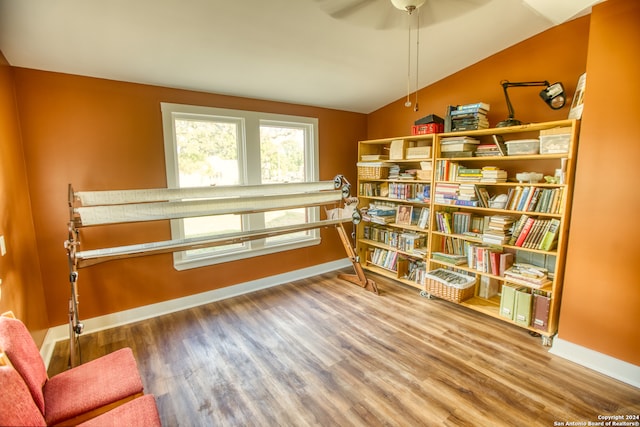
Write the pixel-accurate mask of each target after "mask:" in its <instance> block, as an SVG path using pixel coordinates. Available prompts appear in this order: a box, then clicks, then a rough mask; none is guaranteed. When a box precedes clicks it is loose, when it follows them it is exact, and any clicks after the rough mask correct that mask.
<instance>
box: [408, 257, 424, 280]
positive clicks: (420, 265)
mask: <svg viewBox="0 0 640 427" xmlns="http://www.w3.org/2000/svg"><path fill="white" fill-rule="evenodd" d="M426 274H427V263H426V262H425V261H420V260H413V259H410V260H408V262H407V272H406V274H405V275H404V276H403V279H405V280H409V281H411V282H415V283H417V284H419V285H424V284H425V281H426Z"/></svg>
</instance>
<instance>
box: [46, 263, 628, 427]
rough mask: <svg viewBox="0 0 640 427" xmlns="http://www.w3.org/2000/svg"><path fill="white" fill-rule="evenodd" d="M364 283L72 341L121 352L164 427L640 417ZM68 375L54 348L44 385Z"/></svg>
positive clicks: (482, 319) (582, 371) (86, 356)
mask: <svg viewBox="0 0 640 427" xmlns="http://www.w3.org/2000/svg"><path fill="white" fill-rule="evenodd" d="M349 272H350V271H349ZM368 276H369V277H370V278H372V279H374V280H376V282H377V284H378V287H379V289H380V295H379V296H376V295H375V294H373V293H370V292H366V291H364V290H363V289H361V288H359V287H357V286H355V285H353V284H349V283H347V282H344V281H342V280H340V279H338V278H337V274H336V273H329V274H324V275H321V276H316V277H313V278H309V279H305V280H299V281H296V282H293V283H287V284H284V285H280V286H277V287H273V288H270V289H266V290H262V291H258V292H254V293H251V294H248V295H244V296H239V297H235V298H231V299H227V300H223V301H219V302H215V303H210V304H207V305H204V306H200V307H196V308H193V309H190V310H186V311H181V312H177V313H173V314H169V315H164V316H161V317H157V318H153V319H150V320H145V321H141V322H137V323H134V324H129V325H125V326H122V327H118V328H114V329H110V330H106V331H102V332H97V333H93V334H83V335H81V337H80V346H81V351H82V357H83V360H84V361H87V360H90V359H94V358H96V357H98V356H100V355H103V354H105V353H108V352H111V351H114V350H116V349H118V348H121V347H125V346H128V347H131V348H132V349H133V352H134V354H135V356H136V359H137V361H138V366H139V369H140V372H141V374H142V378H143V382H144V385H145V392H146V393H148V394H154V395H155V396H156V401H157V403H158V410H159V412H160V417H161V419H162V422H163V425H164V426H296V427H298V426H554V425H561V424H560V423H567V422H580V423H584V425H587V423H588V422H589V421H591V422H598V421H600V420H599V418H598V416H599V415H623V416H624V415H632V414H639V413H640V389H637V388H634V387H632V386H630V385H627V384H624V383H622V382H619V381H616V380H613V379H611V378H609V377H606V376H604V375H602V374H599V373H597V372H593V371H591V370H589V369H586V368H584V367H581V366H578V365H575V364H573V363H571V362H569V361H566V360H564V359H561V358H558V357H556V356H554V355H551V354H549V353H548V348H547V347H543V346H542V344H541V339H540V338H535V337H532V336H530V335H529V333H528V332H527V331H525V330H523V329H520V328H517V327H514V326H511V325H507V324H505V323H503V322H500V321H498V320H496V319H492V318H490V317H487V316H484V315H482V314H479V313H475V312H472V311H470V310H468V309H465V308H463V307H460V306H457V305H455V304H452V303H449V302H446V301H443V300H438V299H433V300H429V299H426V298H423V297H421V296H419V294H418V291H416V290H415V289H410V288H407V287H403V286H402V285H399V284H397V283H395V282H392V281H389V280H387V279H385V278H382V277H380V276H376V275H373V274H370V273H369V274H368ZM67 364H68V342H66V341H63V342H59V343H58V344H57V345H56V348H55V351H54V356H53V358H52V361H51V364H50V367H49V374H50V375H53V374H55V373H57V372H60V371H61V370H64V369H66V367H67ZM105 387H108V385H107V384H105ZM565 425H566V424H565Z"/></svg>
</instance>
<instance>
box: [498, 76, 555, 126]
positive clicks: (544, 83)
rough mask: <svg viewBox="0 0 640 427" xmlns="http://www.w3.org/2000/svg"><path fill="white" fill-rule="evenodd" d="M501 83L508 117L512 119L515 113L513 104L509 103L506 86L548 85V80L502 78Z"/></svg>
mask: <svg viewBox="0 0 640 427" xmlns="http://www.w3.org/2000/svg"><path fill="white" fill-rule="evenodd" d="M500 84H501V85H502V90H503V91H504V98H505V100H506V101H507V109H508V111H509V119H513V116H514V115H515V113H514V111H513V105H511V100H510V99H509V93H508V92H507V88H510V87H525V86H549V82H548V81H546V80H543V81H539V82H510V81H508V80H503V81H501V82H500Z"/></svg>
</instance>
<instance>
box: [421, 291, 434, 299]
mask: <svg viewBox="0 0 640 427" xmlns="http://www.w3.org/2000/svg"><path fill="white" fill-rule="evenodd" d="M420 296H421V297H423V298H427V299H433V296H431V294H430V293H429V292H427V291H420Z"/></svg>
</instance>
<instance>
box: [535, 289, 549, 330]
mask: <svg viewBox="0 0 640 427" xmlns="http://www.w3.org/2000/svg"><path fill="white" fill-rule="evenodd" d="M532 295H533V313H532V315H531V326H533V328H534V329H538V330H541V331H546V330H547V327H548V325H549V308H550V307H551V298H549V296H548V295H547V294H546V293H544V292H541V291H538V290H533V291H532Z"/></svg>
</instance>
